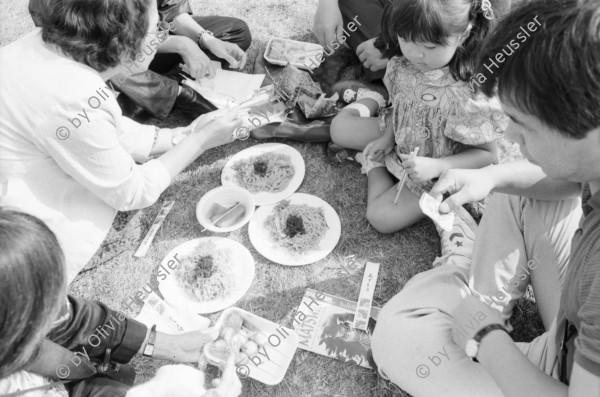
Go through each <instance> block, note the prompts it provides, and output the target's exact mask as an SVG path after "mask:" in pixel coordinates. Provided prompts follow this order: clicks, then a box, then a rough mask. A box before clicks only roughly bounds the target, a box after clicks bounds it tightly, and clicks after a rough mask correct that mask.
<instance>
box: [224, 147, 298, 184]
mask: <svg viewBox="0 0 600 397" xmlns="http://www.w3.org/2000/svg"><path fill="white" fill-rule="evenodd" d="M232 169H233V170H234V171H235V180H236V182H237V184H238V185H239V186H241V187H243V188H244V189H246V190H248V191H250V192H252V193H258V192H269V193H279V192H281V191H283V190H285V188H287V187H288V185H289V184H290V181H291V180H292V178H293V177H294V166H293V165H292V160H291V158H290V156H288V155H285V154H282V153H274V152H267V153H263V154H260V155H258V156H253V157H250V158H247V159H243V160H239V161H237V162H236V163H235V164H234V165H233V167H232Z"/></svg>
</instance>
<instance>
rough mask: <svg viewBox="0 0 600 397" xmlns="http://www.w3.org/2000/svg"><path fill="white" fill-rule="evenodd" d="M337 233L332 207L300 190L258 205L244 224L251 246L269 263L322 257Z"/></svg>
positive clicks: (293, 262) (296, 263)
mask: <svg viewBox="0 0 600 397" xmlns="http://www.w3.org/2000/svg"><path fill="white" fill-rule="evenodd" d="M341 233H342V225H341V223H340V218H339V216H338V214H337V213H336V212H335V210H334V209H333V208H332V207H331V206H330V205H329V204H327V203H326V202H325V201H323V200H322V199H320V198H319V197H316V196H312V195H310V194H304V193H295V194H293V195H292V196H291V197H289V199H287V200H282V201H280V202H278V203H275V204H271V205H265V206H262V207H260V208H259V209H258V210H257V211H256V212H255V214H254V217H253V218H252V220H251V221H250V224H249V225H248V234H249V236H250V241H251V242H252V245H254V248H256V250H257V251H258V252H259V253H260V254H261V255H263V256H264V257H265V258H267V259H269V260H271V261H272V262H275V263H279V264H282V265H287V266H302V265H308V264H310V263H314V262H316V261H319V260H321V259H323V258H325V257H326V256H327V255H329V254H330V253H331V251H333V249H334V248H335V246H336V245H337V243H338V241H339V240H340V235H341Z"/></svg>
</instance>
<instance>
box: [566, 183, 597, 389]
mask: <svg viewBox="0 0 600 397" xmlns="http://www.w3.org/2000/svg"><path fill="white" fill-rule="evenodd" d="M583 203H584V205H583V213H584V216H583V218H582V219H581V223H580V227H579V229H578V230H577V232H576V233H575V237H573V244H572V248H571V258H570V264H569V268H568V270H567V276H566V282H565V286H564V288H563V292H562V297H561V303H560V312H559V315H558V333H557V337H556V344H557V347H558V348H559V349H558V351H560V346H561V343H562V341H563V337H564V333H565V324H566V321H567V320H568V322H569V324H572V325H573V326H574V330H573V331H574V332H575V333H574V334H573V337H571V338H570V339H569V342H568V343H567V347H568V356H567V357H568V359H567V361H566V363H567V368H566V369H567V372H566V373H567V374H568V376H569V377H570V374H571V369H572V367H573V361H574V362H576V363H577V364H579V366H581V367H582V368H584V369H585V370H586V371H588V372H590V373H592V374H594V375H596V376H598V377H600V191H599V192H596V194H594V195H593V196H592V195H591V193H590V191H589V186H586V187H585V188H584V192H583ZM559 361H560V360H559ZM567 379H568V377H567Z"/></svg>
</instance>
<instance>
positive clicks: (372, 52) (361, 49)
mask: <svg viewBox="0 0 600 397" xmlns="http://www.w3.org/2000/svg"><path fill="white" fill-rule="evenodd" d="M375 40H377V39H371V40H367V41H365V42H362V43H361V44H360V45H359V46H358V47H356V55H358V59H360V61H361V62H362V64H363V66H364V67H365V69H370V70H371V71H372V72H376V71H378V70H382V69H385V68H386V67H387V64H388V61H389V59H388V58H386V57H384V56H383V54H382V53H381V51H379V49H378V48H377V47H375Z"/></svg>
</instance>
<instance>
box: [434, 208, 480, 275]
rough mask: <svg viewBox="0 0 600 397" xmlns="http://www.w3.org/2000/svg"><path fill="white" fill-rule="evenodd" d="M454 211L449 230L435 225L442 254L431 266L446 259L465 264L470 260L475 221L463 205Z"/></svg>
mask: <svg viewBox="0 0 600 397" xmlns="http://www.w3.org/2000/svg"><path fill="white" fill-rule="evenodd" d="M454 213H455V217H454V224H453V225H452V230H451V231H449V232H447V231H445V230H443V229H442V228H440V227H438V226H436V229H437V231H438V233H439V235H440V242H441V244H442V256H441V257H439V258H437V259H436V260H435V261H434V262H433V267H437V266H440V265H442V264H443V263H446V261H449V262H454V263H456V262H460V263H465V264H466V263H470V261H471V254H472V253H473V245H474V242H475V234H476V232H477V222H475V220H474V219H473V217H472V216H471V214H469V212H468V211H467V210H465V209H464V208H463V207H459V208H458V209H457V210H456V211H454Z"/></svg>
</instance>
